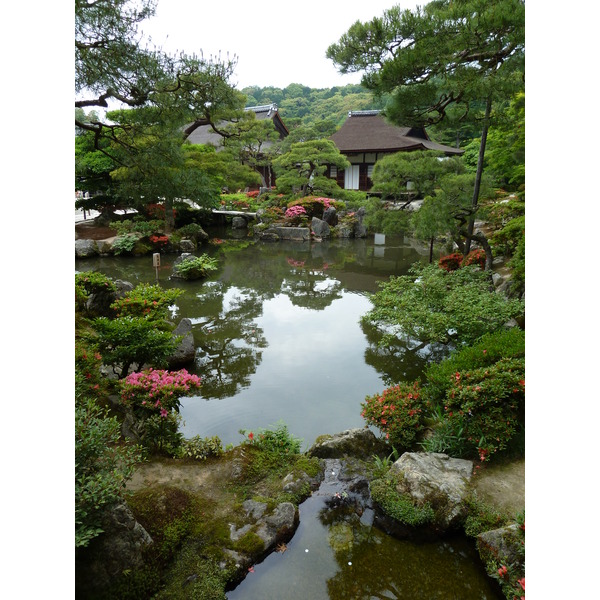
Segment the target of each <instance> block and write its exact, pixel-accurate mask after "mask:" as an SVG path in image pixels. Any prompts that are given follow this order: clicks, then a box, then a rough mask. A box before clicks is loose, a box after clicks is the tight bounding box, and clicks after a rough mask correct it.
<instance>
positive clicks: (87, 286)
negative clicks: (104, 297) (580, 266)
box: [75, 271, 117, 298]
mask: <svg viewBox="0 0 600 600" xmlns="http://www.w3.org/2000/svg"><path fill="white" fill-rule="evenodd" d="M75 289H76V290H79V292H80V293H81V294H82V296H84V297H85V298H88V297H89V296H90V295H92V294H98V293H100V292H116V291H117V288H116V286H115V284H114V282H113V281H112V279H111V278H110V277H107V276H106V275H103V274H102V273H99V272H98V271H86V272H85V273H77V274H76V275H75Z"/></svg>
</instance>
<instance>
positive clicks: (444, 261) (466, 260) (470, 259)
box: [438, 248, 485, 271]
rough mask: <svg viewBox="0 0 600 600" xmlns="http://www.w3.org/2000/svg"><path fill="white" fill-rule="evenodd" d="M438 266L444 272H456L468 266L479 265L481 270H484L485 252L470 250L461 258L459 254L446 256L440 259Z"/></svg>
mask: <svg viewBox="0 0 600 600" xmlns="http://www.w3.org/2000/svg"><path fill="white" fill-rule="evenodd" d="M438 265H439V266H440V267H441V268H442V269H444V270H445V271H456V270H457V269H460V268H461V267H468V266H469V265H479V266H480V267H481V268H482V269H483V268H485V251H484V250H482V249H481V248H478V249H477V250H471V252H469V254H467V255H466V256H463V255H462V254H461V253H460V252H454V253H453V254H447V255H446V256H442V257H441V258H440V260H439V262H438Z"/></svg>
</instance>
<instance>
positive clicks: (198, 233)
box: [176, 223, 207, 242]
mask: <svg viewBox="0 0 600 600" xmlns="http://www.w3.org/2000/svg"><path fill="white" fill-rule="evenodd" d="M176 233H177V234H178V236H179V238H180V239H186V238H187V239H192V240H194V241H196V242H198V241H201V240H204V239H205V238H206V237H207V235H206V232H205V231H204V229H202V226H201V225H198V223H189V224H188V225H184V226H183V227H179V229H177V231H176Z"/></svg>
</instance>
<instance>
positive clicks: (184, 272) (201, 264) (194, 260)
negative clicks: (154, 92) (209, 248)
mask: <svg viewBox="0 0 600 600" xmlns="http://www.w3.org/2000/svg"><path fill="white" fill-rule="evenodd" d="M218 265H219V263H218V261H217V259H216V258H213V257H211V256H208V254H203V255H202V256H187V257H185V258H184V259H183V260H182V261H181V262H180V263H178V264H177V265H176V266H175V267H174V268H173V271H174V273H175V274H176V275H177V276H179V277H182V278H183V279H198V278H200V277H207V276H208V275H209V274H210V273H212V272H213V271H216V270H217V269H218Z"/></svg>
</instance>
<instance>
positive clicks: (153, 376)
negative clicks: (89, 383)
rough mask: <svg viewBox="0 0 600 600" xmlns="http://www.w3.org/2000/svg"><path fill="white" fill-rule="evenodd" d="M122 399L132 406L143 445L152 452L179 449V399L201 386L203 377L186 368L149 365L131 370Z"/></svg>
mask: <svg viewBox="0 0 600 600" xmlns="http://www.w3.org/2000/svg"><path fill="white" fill-rule="evenodd" d="M120 388H121V391H120V393H121V402H122V403H123V404H124V405H125V406H127V407H128V408H131V409H132V410H133V414H134V416H135V417H136V420H137V424H136V429H137V431H138V432H139V434H140V441H141V443H142V445H143V446H144V447H145V448H146V449H148V450H149V451H150V452H152V453H162V454H167V455H169V456H173V455H176V454H178V453H179V449H180V446H181V444H182V442H183V435H182V434H181V433H180V432H179V421H180V417H179V414H178V411H179V407H180V399H181V398H182V397H183V396H186V395H191V394H193V393H195V392H197V391H198V390H199V389H200V377H198V376H197V375H191V374H190V373H188V372H187V371H186V370H185V369H181V370H180V371H165V370H155V369H149V370H147V371H142V372H139V373H131V374H129V375H128V376H127V377H126V378H125V379H124V380H122V381H121V383H120Z"/></svg>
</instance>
